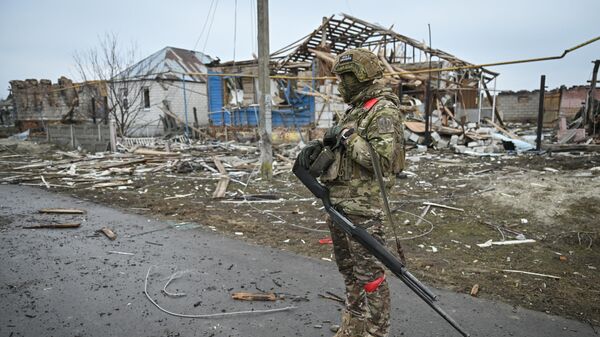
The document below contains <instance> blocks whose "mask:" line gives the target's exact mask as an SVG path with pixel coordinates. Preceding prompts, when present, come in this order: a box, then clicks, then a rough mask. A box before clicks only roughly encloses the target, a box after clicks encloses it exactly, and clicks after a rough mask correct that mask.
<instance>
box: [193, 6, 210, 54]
mask: <svg viewBox="0 0 600 337" xmlns="http://www.w3.org/2000/svg"><path fill="white" fill-rule="evenodd" d="M214 4H215V0H212V1H211V2H210V6H209V7H208V11H207V12H206V19H204V24H203V25H202V30H201V31H200V35H198V38H197V39H196V43H194V48H192V50H196V47H197V46H198V42H200V39H201V38H202V35H204V30H205V29H206V23H207V22H208V18H209V16H210V12H211V11H212V8H213V5H214Z"/></svg>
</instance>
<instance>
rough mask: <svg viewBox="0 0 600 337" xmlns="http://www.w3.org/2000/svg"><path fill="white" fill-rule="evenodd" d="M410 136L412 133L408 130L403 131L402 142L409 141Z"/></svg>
mask: <svg viewBox="0 0 600 337" xmlns="http://www.w3.org/2000/svg"><path fill="white" fill-rule="evenodd" d="M410 135H412V132H410V131H409V130H406V129H405V130H404V140H409V139H410Z"/></svg>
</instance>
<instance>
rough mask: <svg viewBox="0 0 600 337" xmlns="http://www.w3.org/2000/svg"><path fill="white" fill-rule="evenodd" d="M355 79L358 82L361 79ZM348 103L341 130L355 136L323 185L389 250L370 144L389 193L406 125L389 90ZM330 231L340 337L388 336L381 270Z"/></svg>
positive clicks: (367, 91) (373, 88)
mask: <svg viewBox="0 0 600 337" xmlns="http://www.w3.org/2000/svg"><path fill="white" fill-rule="evenodd" d="M357 51H358V52H359V54H358V56H359V57H360V56H361V55H362V53H370V52H368V51H364V50H354V51H347V52H345V53H343V54H341V55H340V56H339V57H338V59H337V60H336V65H335V66H334V72H336V70H338V71H337V72H336V73H338V74H339V73H340V72H342V71H343V70H344V69H343V67H342V71H339V68H340V67H339V65H340V59H343V58H344V55H345V54H347V53H353V52H354V53H356V52H357ZM356 55H357V54H354V61H355V62H356V61H357V60H356V59H357V57H356ZM367 56H368V55H367ZM369 57H370V56H369ZM373 57H375V56H374V55H373ZM375 58H376V57H375ZM351 61H352V59H351ZM360 61H364V60H360V59H359V60H358V62H360ZM377 66H379V65H378V64H377ZM355 73H356V71H355ZM357 77H358V79H359V80H360V76H357ZM379 77H381V76H379ZM348 103H349V104H350V108H349V109H348V110H346V112H345V113H344V114H343V115H342V116H338V120H337V123H338V125H341V126H342V127H343V128H354V130H355V132H354V133H353V134H352V135H351V136H350V137H349V138H348V139H347V140H346V141H345V147H342V148H338V149H336V150H335V151H334V153H335V158H336V160H335V162H334V163H333V164H332V165H331V166H330V167H329V169H328V170H327V171H326V172H325V173H324V174H323V175H322V176H321V181H322V182H323V183H324V184H325V185H326V186H328V187H329V189H330V193H331V199H332V202H333V204H334V205H335V207H336V209H338V210H339V211H341V212H342V213H344V214H345V215H346V216H347V217H348V218H349V219H350V220H351V221H352V222H353V223H354V224H355V225H357V226H361V227H363V228H365V229H366V230H367V231H368V232H369V233H370V234H371V235H372V236H373V237H374V238H376V239H377V240H378V241H380V242H381V243H383V244H385V233H384V228H383V221H382V220H383V215H384V214H383V211H382V200H381V192H380V190H379V183H378V182H377V178H376V177H375V175H374V173H373V162H372V160H371V156H370V153H369V149H368V144H367V142H368V143H369V144H371V146H372V147H373V149H374V150H375V151H376V152H377V154H378V156H379V158H380V165H381V167H382V169H383V170H382V171H383V174H384V181H385V184H386V190H387V192H389V189H390V188H391V187H392V186H393V185H394V183H395V174H396V173H398V172H400V171H401V170H402V169H403V165H404V143H403V122H402V115H401V114H400V112H399V110H398V105H399V102H398V98H397V97H396V96H395V95H394V94H392V92H391V90H390V89H387V88H384V87H383V86H381V85H379V84H375V83H371V82H369V85H368V86H367V87H366V88H364V90H362V91H361V92H360V93H359V94H357V95H356V96H354V97H353V98H352V99H351V100H350V101H349V102H348ZM329 228H330V231H331V236H332V240H333V249H334V253H335V258H336V262H337V265H338V269H339V271H340V273H341V274H342V275H343V277H344V283H345V286H346V309H345V311H344V314H343V316H342V324H341V327H340V330H339V331H338V333H337V334H336V336H352V337H355V336H356V337H359V336H360V337H364V336H368V337H370V336H378V337H379V336H387V334H388V331H389V316H390V296H389V288H388V285H387V282H386V281H385V276H384V272H385V269H384V266H383V264H382V263H381V262H379V260H377V259H376V258H375V257H374V256H373V255H372V254H371V253H369V252H368V251H367V250H366V249H365V248H363V247H362V245H360V244H359V243H358V242H356V241H354V240H352V239H351V238H350V237H348V236H347V235H346V233H345V232H343V231H342V230H340V229H339V228H337V227H335V226H334V225H333V223H332V222H331V220H329ZM368 288H371V289H368Z"/></svg>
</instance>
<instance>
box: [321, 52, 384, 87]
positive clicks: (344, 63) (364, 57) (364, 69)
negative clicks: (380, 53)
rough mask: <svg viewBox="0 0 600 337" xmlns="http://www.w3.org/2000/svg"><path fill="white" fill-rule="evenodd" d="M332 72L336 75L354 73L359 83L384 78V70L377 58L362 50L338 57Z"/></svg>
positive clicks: (345, 53)
mask: <svg viewBox="0 0 600 337" xmlns="http://www.w3.org/2000/svg"><path fill="white" fill-rule="evenodd" d="M332 72H333V73H334V74H342V73H347V72H352V73H354V75H355V76H356V78H358V81H359V82H365V81H370V80H374V79H377V78H381V77H382V76H383V68H382V67H381V65H380V64H379V59H378V58H377V56H376V55H375V54H373V53H372V52H370V51H368V50H366V49H362V48H358V49H351V50H346V51H345V52H343V53H341V54H340V55H338V57H337V58H336V59H335V63H334V64H333V68H332Z"/></svg>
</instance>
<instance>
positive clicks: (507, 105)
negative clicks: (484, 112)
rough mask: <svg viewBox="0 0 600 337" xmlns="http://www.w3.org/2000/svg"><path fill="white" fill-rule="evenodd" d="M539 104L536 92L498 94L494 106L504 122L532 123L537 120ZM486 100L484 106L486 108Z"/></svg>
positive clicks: (538, 95) (538, 96)
mask: <svg viewBox="0 0 600 337" xmlns="http://www.w3.org/2000/svg"><path fill="white" fill-rule="evenodd" d="M539 102H540V94H539V92H538V91H533V92H529V91H527V92H516V93H514V92H511V93H500V94H499V95H498V97H497V98H496V106H497V107H498V110H499V111H500V113H501V116H502V119H503V121H505V122H533V121H535V120H537V115H538V109H539ZM488 105H489V104H487V100H486V103H485V104H484V106H488Z"/></svg>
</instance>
